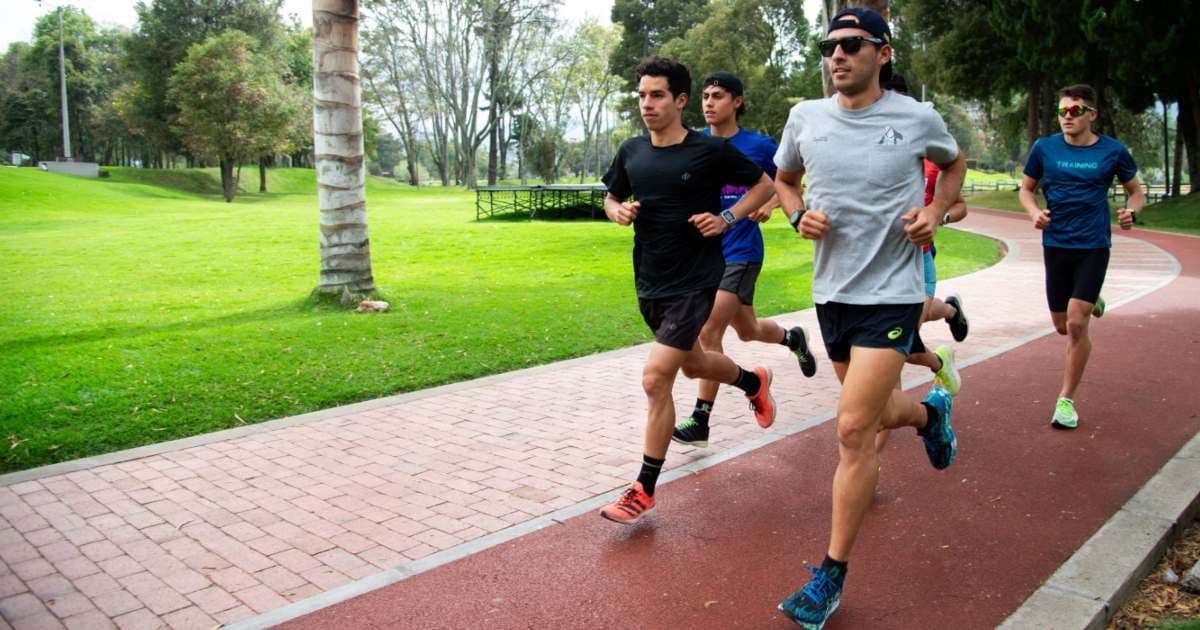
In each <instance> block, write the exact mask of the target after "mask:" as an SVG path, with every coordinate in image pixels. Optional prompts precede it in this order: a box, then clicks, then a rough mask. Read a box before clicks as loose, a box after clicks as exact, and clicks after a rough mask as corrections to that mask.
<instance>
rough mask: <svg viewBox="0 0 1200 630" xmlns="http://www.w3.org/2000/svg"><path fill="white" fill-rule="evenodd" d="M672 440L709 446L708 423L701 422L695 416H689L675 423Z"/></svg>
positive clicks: (691, 444) (698, 445)
mask: <svg viewBox="0 0 1200 630" xmlns="http://www.w3.org/2000/svg"><path fill="white" fill-rule="evenodd" d="M671 441H672V442H678V443H680V444H687V445H688V446H695V447H697V448H708V425H706V424H700V423H699V422H696V419H695V418H693V417H691V416H688V417H687V420H684V421H683V422H680V423H679V424H677V425H675V430H674V431H672V432H671Z"/></svg>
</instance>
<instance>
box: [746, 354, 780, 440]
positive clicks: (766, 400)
mask: <svg viewBox="0 0 1200 630" xmlns="http://www.w3.org/2000/svg"><path fill="white" fill-rule="evenodd" d="M754 374H755V375H756V376H758V382H759V383H760V385H759V387H758V393H757V394H755V395H753V396H746V398H749V399H750V408H751V409H753V410H754V419H755V420H757V421H758V426H760V427H762V428H764V429H765V428H767V427H769V426H771V425H772V424H775V398H774V397H773V396H771V368H766V367H762V366H761V365H760V366H758V367H756V368H754Z"/></svg>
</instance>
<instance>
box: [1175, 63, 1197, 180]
mask: <svg viewBox="0 0 1200 630" xmlns="http://www.w3.org/2000/svg"><path fill="white" fill-rule="evenodd" d="M1185 72H1186V79H1185V81H1184V90H1183V97H1184V98H1181V99H1179V117H1180V121H1181V123H1183V124H1180V125H1179V127H1178V129H1177V130H1176V133H1182V134H1183V143H1184V146H1186V147H1187V168H1188V182H1189V183H1190V184H1191V186H1192V191H1193V192H1195V190H1196V183H1197V182H1200V159H1197V158H1200V155H1197V153H1200V72H1197V71H1196V69H1195V67H1192V68H1189V69H1187V70H1186V71H1185Z"/></svg>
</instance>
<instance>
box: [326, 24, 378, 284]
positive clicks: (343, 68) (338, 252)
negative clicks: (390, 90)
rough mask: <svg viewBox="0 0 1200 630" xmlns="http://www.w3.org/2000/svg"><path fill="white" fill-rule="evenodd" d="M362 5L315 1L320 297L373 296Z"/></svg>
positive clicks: (373, 280)
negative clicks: (360, 30)
mask: <svg viewBox="0 0 1200 630" xmlns="http://www.w3.org/2000/svg"><path fill="white" fill-rule="evenodd" d="M358 10H359V7H358V0H313V58H314V60H315V64H314V66H315V74H314V81H313V102H314V103H315V107H314V112H313V120H314V125H313V127H314V129H313V133H314V136H313V137H314V145H315V151H316V160H317V188H318V190H317V194H318V196H319V199H320V208H321V280H320V284H319V285H318V286H317V292H319V293H325V294H343V295H344V294H346V293H351V294H362V293H368V292H371V291H374V290H375V279H374V278H373V277H372V275H371V247H370V245H371V243H370V239H368V237H367V200H366V190H365V188H366V169H365V164H364V163H363V129H362V99H361V94H360V87H359V76H358Z"/></svg>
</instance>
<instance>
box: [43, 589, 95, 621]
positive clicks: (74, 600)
mask: <svg viewBox="0 0 1200 630" xmlns="http://www.w3.org/2000/svg"><path fill="white" fill-rule="evenodd" d="M42 601H43V602H45V603H46V606H47V607H48V608H50V611H51V612H53V613H54V614H55V615H57V616H58V618H59V619H64V620H65V619H67V618H68V617H73V616H75V615H81V614H84V613H87V612H91V611H95V610H96V607H95V606H94V605H93V604H92V600H90V599H88V598H87V596H86V595H84V594H83V593H80V592H78V591H71V592H69V593H64V594H62V595H58V596H56V597H51V598H43V599H42Z"/></svg>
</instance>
